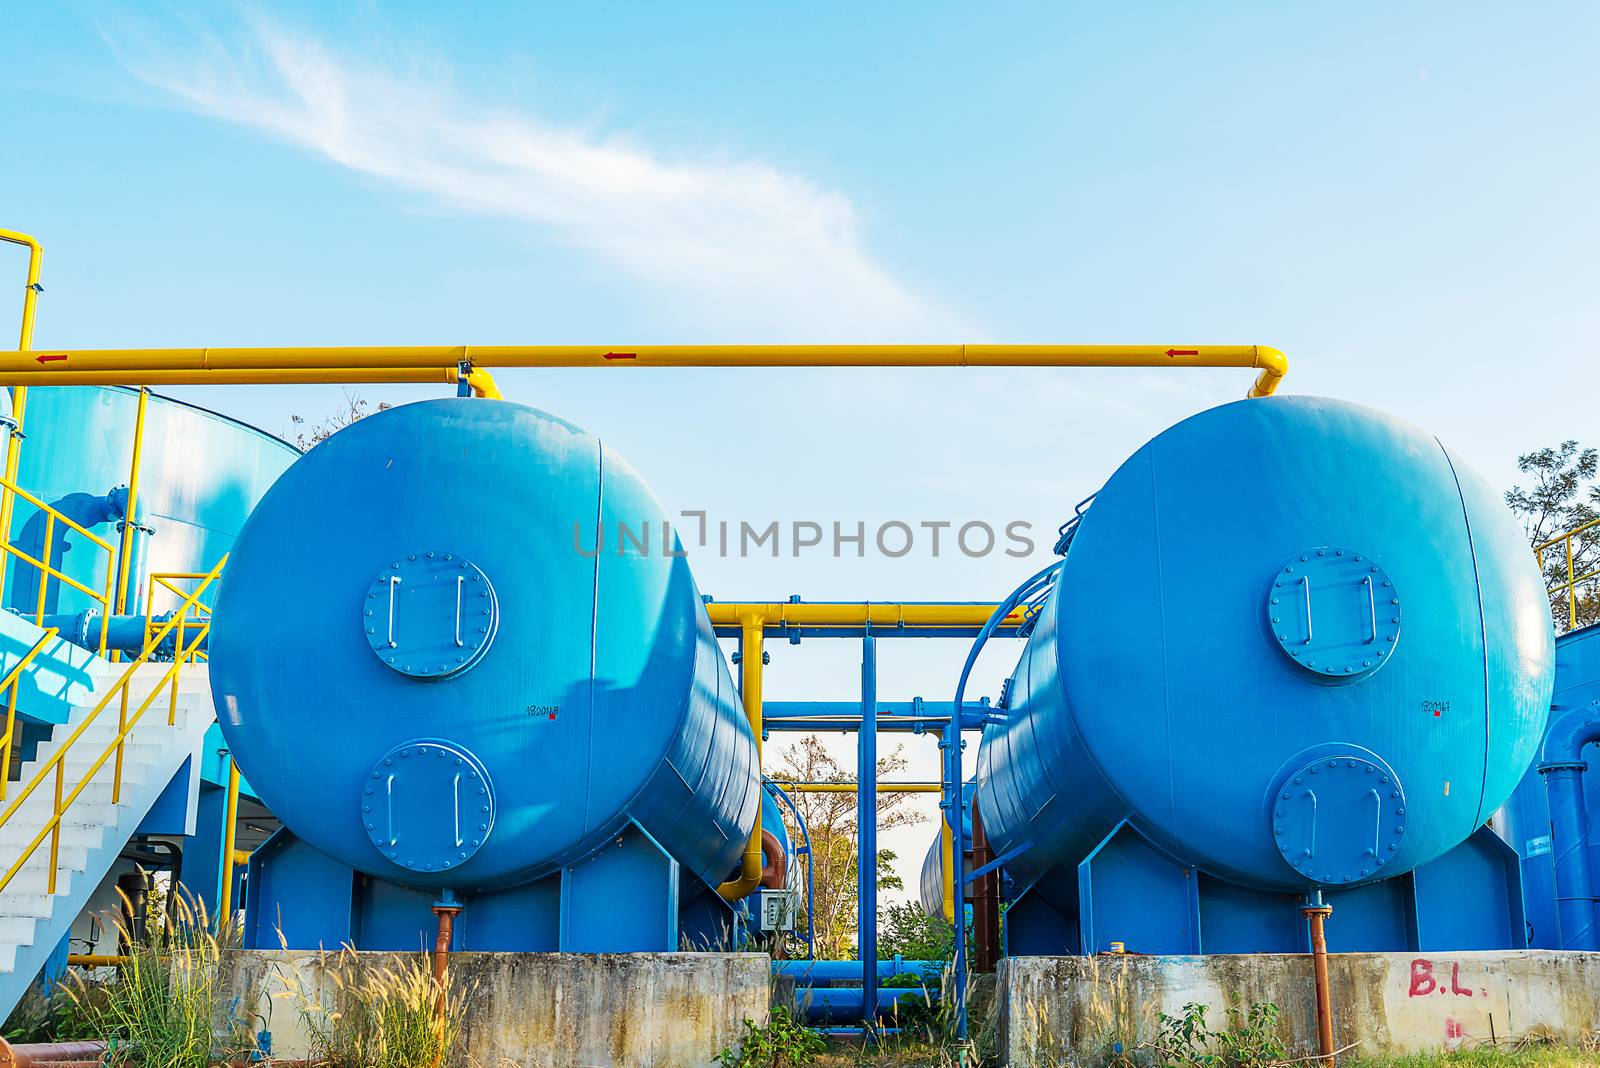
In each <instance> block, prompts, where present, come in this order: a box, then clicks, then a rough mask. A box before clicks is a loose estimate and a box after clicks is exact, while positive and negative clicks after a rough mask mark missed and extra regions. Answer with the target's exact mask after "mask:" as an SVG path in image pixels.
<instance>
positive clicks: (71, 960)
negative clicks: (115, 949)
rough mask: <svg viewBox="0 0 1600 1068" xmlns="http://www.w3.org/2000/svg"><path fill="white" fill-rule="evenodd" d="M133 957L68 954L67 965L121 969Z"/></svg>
mask: <svg viewBox="0 0 1600 1068" xmlns="http://www.w3.org/2000/svg"><path fill="white" fill-rule="evenodd" d="M131 960H133V958H132V957H113V956H108V955H106V954H102V953H68V954H67V963H68V964H70V965H72V966H74V967H77V968H120V967H122V966H123V965H124V964H127V963H128V962H129V961H131Z"/></svg>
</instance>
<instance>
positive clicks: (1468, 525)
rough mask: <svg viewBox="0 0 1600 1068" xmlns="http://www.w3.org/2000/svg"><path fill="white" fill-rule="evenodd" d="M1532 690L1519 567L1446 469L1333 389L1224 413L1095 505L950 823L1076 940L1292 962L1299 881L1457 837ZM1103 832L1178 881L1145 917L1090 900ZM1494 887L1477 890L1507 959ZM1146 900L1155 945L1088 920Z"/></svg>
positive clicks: (1543, 653)
mask: <svg viewBox="0 0 1600 1068" xmlns="http://www.w3.org/2000/svg"><path fill="white" fill-rule="evenodd" d="M1551 676H1552V629H1551V623H1550V615H1549V610H1548V601H1547V599H1546V596H1545V591H1544V587H1543V583H1542V581H1541V577H1540V574H1539V570H1538V568H1537V566H1536V565H1535V563H1534V561H1533V558H1532V556H1531V554H1530V553H1529V551H1528V547H1527V543H1526V541H1525V540H1524V538H1523V536H1522V532H1521V531H1520V530H1519V529H1518V527H1517V525H1516V524H1515V522H1514V521H1513V519H1512V517H1511V516H1510V514H1509V513H1508V512H1507V510H1506V508H1505V507H1504V505H1503V504H1502V503H1501V501H1500V499H1499V495H1498V494H1497V493H1496V492H1495V491H1494V490H1493V489H1491V488H1490V487H1489V486H1488V485H1487V484H1486V483H1485V482H1484V481H1483V480H1482V479H1481V478H1479V477H1478V476H1477V475H1476V474H1475V473H1474V472H1472V471H1471V470H1469V469H1468V468H1467V467H1466V466H1465V465H1464V464H1463V463H1462V462H1461V460H1460V459H1459V457H1457V456H1455V455H1454V454H1453V453H1451V452H1450V451H1449V450H1448V449H1446V448H1445V447H1444V446H1443V445H1441V444H1440V443H1439V442H1438V441H1437V440H1436V439H1435V438H1434V437H1432V436H1431V435H1429V434H1426V433H1424V432H1422V431H1420V430H1418V429H1416V428H1414V427H1412V426H1409V425H1407V424H1405V423H1402V422H1400V421H1398V420H1396V419H1393V418H1390V417H1388V416H1385V415H1383V414H1381V413H1379V412H1376V411H1373V410H1371V409H1368V408H1364V407H1360V406H1357V405H1353V404H1349V403H1345V402H1341V401H1334V400H1326V399H1318V398H1310V397H1274V398H1266V399H1260V400H1251V401H1244V402H1239V403H1235V404H1229V405H1225V406H1223V407H1220V408H1216V409H1213V410H1211V411H1207V412H1204V413H1202V414H1200V415H1197V416H1194V417H1193V418H1190V419H1188V420H1185V421H1184V422H1182V423H1180V424H1178V425H1177V426H1174V427H1172V428H1171V429H1169V430H1167V431H1166V432H1165V433H1163V434H1161V435H1160V436H1159V437H1157V438H1156V439H1155V440H1153V441H1151V442H1150V443H1149V444H1147V445H1146V446H1144V447H1143V448H1142V449H1140V450H1139V451H1138V452H1137V453H1136V454H1134V456H1133V457H1131V458H1130V459H1129V460H1128V461H1127V462H1126V463H1124V464H1123V465H1122V467H1121V468H1120V469H1119V470H1118V471H1117V472H1116V473H1115V474H1114V475H1113V476H1112V478H1111V479H1110V481H1109V482H1108V483H1107V484H1106V486H1105V487H1104V489H1102V490H1101V492H1100V493H1099V494H1098V495H1097V496H1096V497H1095V499H1094V503H1093V505H1092V506H1091V507H1090V508H1089V510H1088V512H1087V513H1086V515H1085V516H1084V518H1083V520H1082V522H1081V525H1080V526H1079V528H1078V529H1077V531H1076V534H1075V536H1074V537H1073V539H1072V541H1071V543H1070V548H1069V549H1068V551H1067V555H1066V560H1065V561H1064V563H1063V565H1062V570H1061V573H1060V576H1059V578H1058V581H1057V583H1056V586H1055V589H1054V591H1053V592H1052V594H1051V596H1050V598H1049V600H1048V603H1047V604H1046V605H1045V607H1044V609H1043V611H1042V614H1041V616H1040V618H1039V622H1038V625H1037V627H1036V629H1035V630H1034V632H1033V633H1032V635H1031V637H1030V638H1029V640H1028V643H1027V646H1026V648H1025V651H1024V653H1023V656H1022V659H1021V661H1020V663H1019V664H1018V665H1017V669H1016V674H1015V678H1014V682H1013V688H1012V697H1011V700H1010V708H1009V710H1008V711H1007V712H1006V713H1005V718H1004V722H1003V723H1002V724H1000V725H994V726H990V727H988V728H987V729H986V731H985V734H984V740H983V745H982V748H981V751H980V755H979V759H978V782H979V795H980V799H979V807H980V810H981V812H982V814H983V818H984V822H985V827H986V829H987V832H988V835H989V840H990V843H991V845H992V847H993V849H994V851H995V854H996V855H1006V854H1014V855H1013V856H1011V858H1010V859H1009V860H1008V862H1007V864H1006V872H1007V874H1008V876H1009V877H1010V878H1011V880H1012V893H1013V895H1019V894H1022V893H1023V892H1024V891H1028V892H1030V893H1032V894H1033V896H1034V900H1035V901H1042V902H1043V903H1044V904H1045V905H1046V906H1047V907H1048V911H1050V912H1051V913H1052V915H1053V926H1054V927H1056V928H1061V927H1063V926H1065V927H1067V928H1071V930H1072V933H1073V934H1075V935H1081V940H1082V942H1083V943H1084V944H1083V947H1082V950H1083V951H1084V952H1093V951H1094V950H1095V949H1096V948H1104V945H1103V943H1106V942H1109V941H1110V940H1112V939H1117V940H1124V941H1127V943H1128V946H1129V948H1130V949H1138V950H1141V951H1150V952H1174V951H1179V952H1181V951H1199V950H1201V949H1207V950H1214V949H1217V948H1220V946H1221V945H1222V944H1223V943H1227V944H1228V946H1229V948H1230V949H1233V948H1257V949H1272V948H1292V947H1293V945H1294V940H1295V937H1296V936H1295V935H1294V934H1292V933H1290V932H1291V931H1292V928H1293V926H1294V925H1295V921H1296V920H1297V916H1296V915H1295V913H1296V907H1295V906H1296V905H1297V903H1298V902H1300V901H1302V900H1303V899H1304V895H1306V894H1307V893H1311V892H1318V891H1325V890H1326V891H1332V890H1338V891H1340V892H1341V893H1342V894H1343V895H1344V896H1345V899H1346V900H1348V901H1351V902H1355V901H1357V900H1359V899H1360V897H1359V895H1360V890H1358V889H1356V888H1362V887H1368V886H1377V885H1380V881H1382V880H1390V879H1392V878H1393V877H1394V876H1398V875H1401V874H1402V873H1406V872H1410V871H1412V870H1413V869H1415V868H1417V867H1418V866H1419V865H1425V864H1428V863H1429V862H1430V861H1435V860H1436V859H1437V858H1441V857H1443V856H1444V855H1445V854H1447V853H1450V852H1451V851H1452V850H1453V849H1455V848H1456V847H1458V846H1460V845H1461V844H1462V843H1464V842H1466V841H1467V840H1468V839H1469V838H1472V837H1473V836H1474V835H1475V834H1476V833H1477V832H1479V830H1480V828H1482V827H1483V826H1484V824H1485V822H1486V821H1487V820H1488V819H1489V817H1490V815H1491V814H1492V813H1493V812H1494V811H1495V810H1496V808H1498V807H1499V806H1500V805H1501V804H1502V803H1503V802H1504V801H1505V800H1506V799H1507V797H1508V796H1510V794H1511V792H1512V790H1513V788H1514V787H1515V786H1516V784H1517V782H1518V781H1519V779H1520V778H1521V777H1522V775H1523V773H1524V772H1525V771H1526V770H1527V768H1528V766H1529V764H1530V762H1531V761H1532V759H1533V757H1534V755H1535V753H1536V751H1537V749H1538V745H1539V741H1540V738H1541V735H1542V732H1543V730H1544V725H1545V721H1546V716H1547V713H1548V711H1549V707H1550V694H1551ZM1119 833H1120V838H1118V835H1119ZM1124 840H1125V841H1128V842H1135V843H1136V845H1137V850H1142V851H1143V854H1148V856H1150V857H1159V858H1160V859H1161V863H1165V864H1167V865H1168V866H1169V867H1170V868H1171V869H1172V870H1173V871H1174V872H1181V873H1182V878H1181V879H1178V880H1177V881H1176V882H1173V883H1172V884H1171V886H1170V894H1169V896H1168V897H1166V898H1164V899H1163V900H1162V902H1161V903H1157V902H1156V901H1155V900H1154V899H1153V898H1152V897H1150V896H1149V894H1154V893H1156V891H1155V890H1154V889H1150V890H1149V894H1146V896H1145V897H1144V899H1143V900H1140V898H1139V897H1138V896H1137V895H1138V894H1139V893H1144V891H1140V890H1138V889H1137V887H1138V886H1140V885H1143V886H1145V887H1147V888H1151V887H1154V886H1155V880H1151V879H1135V880H1132V883H1131V885H1132V886H1133V887H1134V889H1132V890H1130V893H1131V894H1132V895H1134V896H1129V895H1128V894H1108V893H1106V892H1104V890H1105V889H1106V888H1109V887H1111V886H1113V885H1117V878H1118V877H1117V876H1116V874H1115V873H1116V872H1117V871H1119V870H1132V868H1131V867H1129V865H1130V864H1132V862H1131V861H1128V860H1126V858H1123V859H1120V860H1119V859H1116V857H1117V856H1120V854H1119V853H1118V850H1121V849H1123V848H1124V846H1123V845H1119V844H1118V842H1120V841H1124ZM1127 848H1133V847H1131V846H1129V847H1127ZM1485 848H1490V849H1492V848H1494V847H1493V846H1492V845H1491V846H1486V847H1485ZM1130 855H1131V854H1130ZM1096 857H1098V858H1099V860H1100V865H1099V872H1098V873H1096V872H1095V871H1093V870H1092V867H1093V862H1094V860H1095V858H1096ZM1473 863H1477V861H1474V862H1473ZM1119 865H1120V867H1119ZM1135 866H1136V865H1135ZM1097 878H1102V880H1103V881H1104V884H1105V885H1104V887H1103V888H1102V892H1101V893H1099V894H1098V896H1097V895H1096V894H1095V892H1094V891H1095V887H1096V879H1097ZM1208 888H1209V891H1208ZM1388 892H1389V891H1386V890H1375V891H1373V894H1369V895H1367V896H1368V897H1369V898H1371V897H1373V895H1374V894H1376V895H1383V894H1386V893H1388ZM1161 893H1166V891H1161ZM1252 895H1253V896H1252ZM1519 896H1520V895H1519V894H1516V893H1513V892H1512V891H1511V889H1509V888H1508V887H1506V886H1500V887H1498V889H1497V891H1496V894H1495V898H1496V900H1499V899H1506V907H1507V908H1508V909H1510V912H1502V914H1501V922H1500V926H1499V927H1498V928H1497V929H1499V930H1502V931H1509V932H1513V933H1512V934H1508V935H1507V936H1506V937H1507V938H1511V939H1515V941H1514V942H1513V944H1517V945H1520V944H1521V942H1520V939H1521V937H1522V932H1521V931H1520V930H1517V929H1516V928H1519V927H1520V911H1518V910H1519V906H1516V905H1515V904H1514V902H1513V900H1512V899H1515V898H1517V897H1519ZM1279 898H1281V899H1283V900H1284V901H1285V902H1287V904H1284V905H1283V906H1282V915H1283V920H1284V922H1283V923H1280V922H1279V920H1278V919H1277V918H1276V917H1275V916H1274V917H1272V918H1253V919H1252V920H1251V921H1250V924H1256V923H1259V925H1260V926H1261V930H1262V931H1263V932H1266V931H1268V929H1269V928H1270V931H1271V932H1272V933H1262V934H1261V935H1260V936H1259V937H1257V936H1253V935H1251V934H1249V933H1248V932H1244V933H1241V932H1242V931H1243V930H1244V928H1243V927H1241V925H1240V924H1239V922H1238V921H1237V915H1238V912H1239V909H1241V908H1248V909H1257V905H1259V910H1257V911H1263V912H1264V910H1267V909H1269V908H1275V907H1278V906H1277V905H1274V904H1270V903H1271V902H1273V901H1276V900H1277V899H1279ZM1246 899H1248V900H1249V901H1250V902H1252V904H1250V905H1248V906H1246V905H1243V904H1239V905H1234V904H1229V905H1227V907H1224V906H1223V905H1222V904H1220V902H1224V901H1227V902H1235V901H1239V902H1243V901H1245V900H1246ZM1385 901H1386V903H1385V905H1384V908H1385V909H1386V910H1387V911H1388V912H1389V913H1392V914H1394V915H1396V916H1403V915H1404V913H1405V910H1406V909H1408V908H1414V906H1413V905H1410V904H1406V903H1403V902H1400V901H1397V900H1394V899H1392V898H1390V899H1385ZM1169 905H1170V907H1171V908H1172V909H1175V910H1179V911H1180V912H1181V914H1182V918H1181V919H1180V920H1179V921H1177V922H1176V923H1175V924H1174V925H1173V926H1172V931H1173V936H1172V938H1171V939H1169V940H1167V942H1166V944H1163V945H1159V946H1158V945H1152V944H1148V943H1147V944H1143V945H1141V944H1138V940H1137V939H1135V938H1132V937H1128V935H1127V929H1126V928H1124V929H1123V930H1122V931H1120V932H1119V931H1118V930H1113V929H1111V928H1113V927H1114V926H1115V925H1114V924H1112V923H1110V922H1109V919H1108V918H1109V917H1111V916H1113V915H1117V916H1122V915H1123V914H1124V913H1125V912H1127V911H1128V910H1129V909H1132V910H1138V909H1140V908H1142V909H1144V911H1146V912H1155V911H1160V909H1162V908H1167V907H1169ZM1358 911H1359V910H1358V909H1356V908H1355V907H1354V905H1352V907H1351V909H1350V910H1349V912H1350V914H1352V915H1354V914H1355V913H1356V912H1358ZM1024 915H1025V914H1024V913H1018V912H1016V911H1015V910H1013V920H1014V921H1016V923H1017V924H1018V927H1017V929H1018V930H1020V929H1021V926H1022V925H1023V923H1024ZM1253 915H1254V914H1253ZM1119 922H1122V921H1119ZM1127 922H1128V923H1133V922H1134V921H1132V920H1129V921H1127ZM1393 922H1394V923H1395V924H1397V925H1398V924H1401V923H1402V920H1401V919H1396V920H1394V921H1393ZM1419 922H1421V921H1417V920H1413V921H1411V925H1412V928H1413V930H1412V933H1411V938H1410V940H1411V941H1413V942H1415V941H1417V937H1416V930H1415V928H1416V927H1417V926H1418V923H1419ZM1285 924H1288V925H1289V926H1285ZM1339 924H1340V917H1339V915H1338V911H1337V910H1336V918H1335V919H1334V920H1332V921H1330V924H1329V932H1330V938H1334V937H1335V935H1336V933H1337V932H1338V930H1339ZM1050 926H1052V924H1042V925H1040V927H1039V929H1040V930H1043V929H1045V928H1046V927H1050ZM1248 926H1249V924H1245V925H1244V927H1248ZM1347 929H1348V928H1347ZM1208 935H1213V936H1215V937H1214V938H1213V939H1211V940H1210V941H1208ZM1049 937H1055V936H1049ZM1252 937H1254V938H1255V940H1256V943H1257V944H1255V945H1254V946H1249V945H1245V944H1241V943H1249V942H1250V941H1251V939H1252ZM1374 937H1377V936H1374ZM1397 937H1399V936H1397ZM1497 937H1498V936H1497ZM1045 940H1046V941H1048V940H1049V938H1046V939H1045ZM1056 940H1057V941H1058V942H1060V943H1065V942H1067V941H1069V940H1071V939H1068V938H1066V937H1060V938H1057V939H1056ZM1378 940H1379V941H1381V940H1382V939H1381V938H1379V939H1378ZM1402 940H1403V939H1402ZM1423 941H1426V938H1424V939H1423ZM1392 948H1404V947H1403V946H1401V945H1396V946H1394V947H1392ZM1458 948H1469V947H1467V946H1461V947H1458ZM1056 951H1058V952H1059V951H1060V949H1059V948H1058V949H1057V950H1056ZM1071 951H1076V950H1071Z"/></svg>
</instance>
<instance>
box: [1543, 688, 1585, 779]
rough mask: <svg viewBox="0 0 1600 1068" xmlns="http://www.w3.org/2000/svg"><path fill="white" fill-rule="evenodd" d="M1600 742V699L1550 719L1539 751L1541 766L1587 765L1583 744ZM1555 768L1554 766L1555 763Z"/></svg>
mask: <svg viewBox="0 0 1600 1068" xmlns="http://www.w3.org/2000/svg"><path fill="white" fill-rule="evenodd" d="M1591 742H1600V703H1597V702H1590V703H1589V704H1588V705H1586V706H1585V707H1583V708H1574V709H1572V710H1571V711H1569V712H1565V713H1563V714H1562V715H1561V716H1560V717H1559V718H1557V719H1556V720H1554V721H1553V722H1551V724H1550V729H1549V730H1547V731H1546V732H1545V736H1544V748H1543V749H1541V750H1540V752H1539V770H1540V771H1543V770H1544V769H1545V768H1547V767H1552V766H1555V767H1559V766H1561V765H1565V764H1576V765H1579V766H1585V765H1584V761H1583V755H1582V754H1583V747H1584V746H1586V745H1588V744H1589V743H1591ZM1552 770H1554V768H1553V767H1552Z"/></svg>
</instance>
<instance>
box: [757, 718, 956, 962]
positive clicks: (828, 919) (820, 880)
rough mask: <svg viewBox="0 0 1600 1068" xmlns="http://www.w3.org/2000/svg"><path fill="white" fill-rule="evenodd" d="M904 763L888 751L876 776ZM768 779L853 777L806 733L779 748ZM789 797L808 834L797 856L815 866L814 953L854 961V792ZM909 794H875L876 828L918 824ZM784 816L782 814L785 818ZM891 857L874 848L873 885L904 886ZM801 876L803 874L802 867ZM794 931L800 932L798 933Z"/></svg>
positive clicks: (901, 767) (919, 817)
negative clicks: (806, 852)
mask: <svg viewBox="0 0 1600 1068" xmlns="http://www.w3.org/2000/svg"><path fill="white" fill-rule="evenodd" d="M905 767H906V758H905V756H904V755H903V754H902V753H901V750H900V748H898V747H896V749H895V751H894V752H893V753H890V754H889V755H888V756H885V757H880V758H879V759H878V778H879V780H880V781H881V780H883V779H884V778H886V777H888V776H891V775H893V774H894V773H895V772H897V771H902V770H904V769H905ZM773 779H774V781H776V782H779V783H786V782H836V783H853V782H855V781H856V777H855V773H854V771H853V770H847V769H846V768H844V767H843V766H842V765H840V763H839V762H838V761H837V760H835V759H834V758H833V756H832V755H831V754H830V753H829V752H828V751H827V750H826V749H824V748H823V747H822V743H821V742H819V741H817V739H816V738H814V737H809V736H808V737H806V738H803V739H801V740H800V741H799V742H797V743H795V744H794V745H791V746H789V748H788V749H786V750H785V751H784V753H783V762H782V764H781V766H780V767H779V768H778V770H777V773H776V774H775V775H774V776H773ZM793 797H794V802H795V807H796V808H797V809H799V810H800V814H801V816H803V817H804V819H805V821H806V827H807V828H808V829H809V831H810V833H811V855H810V856H809V857H801V858H800V860H801V863H802V864H809V865H815V868H814V872H813V874H814V876H815V880H816V899H815V901H814V903H813V910H812V922H813V923H814V924H815V925H816V932H815V933H816V944H817V956H819V957H822V958H825V959H828V960H853V959H855V956H856V925H857V922H858V917H859V912H858V910H857V904H858V902H857V901H856V874H857V871H858V866H857V861H856V855H857V838H856V795H855V793H854V792H850V793H826V794H822V793H800V792H798V791H796V792H795V793H794V794H793ZM910 798H911V795H909V794H884V793H880V794H879V795H878V830H879V831H880V832H882V831H886V830H889V829H891V828H894V827H910V826H915V825H916V824H918V823H921V822H923V818H924V817H923V816H922V815H921V814H920V813H917V812H915V811H912V810H910V809H908V808H906V803H907V802H908V801H909V800H910ZM788 818H789V817H788V814H787V813H785V819H786V820H787V819H788ZM789 833H790V836H791V838H792V840H794V841H795V842H797V843H798V842H799V840H800V834H799V830H798V828H795V827H790V828H789ZM894 860H895V855H894V853H893V851H891V850H888V849H880V850H878V857H877V885H878V889H880V890H903V889H904V888H905V887H904V884H903V883H902V882H901V880H900V877H899V876H897V875H895V874H894V871H893V870H892V865H893V862H894ZM801 874H802V876H804V874H805V872H804V870H802V872H801ZM799 933H800V934H801V935H803V934H804V932H803V931H801V932H799Z"/></svg>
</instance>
